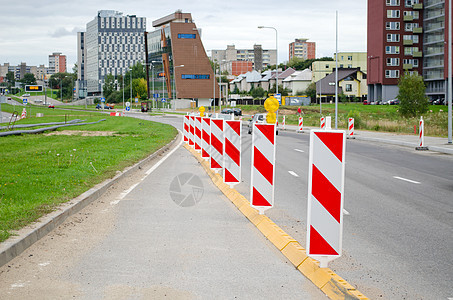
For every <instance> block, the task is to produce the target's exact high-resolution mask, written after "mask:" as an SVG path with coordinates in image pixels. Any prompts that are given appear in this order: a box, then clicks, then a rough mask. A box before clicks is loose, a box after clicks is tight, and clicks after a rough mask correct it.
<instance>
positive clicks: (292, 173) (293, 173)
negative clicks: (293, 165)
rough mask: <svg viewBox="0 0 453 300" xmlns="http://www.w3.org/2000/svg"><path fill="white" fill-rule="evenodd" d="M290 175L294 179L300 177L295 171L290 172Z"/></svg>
mask: <svg viewBox="0 0 453 300" xmlns="http://www.w3.org/2000/svg"><path fill="white" fill-rule="evenodd" d="M288 173H289V174H291V175H293V176H294V177H299V175H297V174H296V173H295V172H293V171H288Z"/></svg>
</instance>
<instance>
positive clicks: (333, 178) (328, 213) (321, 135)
mask: <svg viewBox="0 0 453 300" xmlns="http://www.w3.org/2000/svg"><path fill="white" fill-rule="evenodd" d="M345 147H346V132H345V131H341V130H319V129H318V130H312V131H311V132H310V154H309V170H308V172H309V176H308V210H307V212H308V218H307V254H308V255H309V256H310V257H312V258H314V259H316V260H318V261H319V262H320V267H321V268H325V267H327V263H328V262H329V261H331V260H333V259H335V258H337V257H340V256H341V251H342V235H343V191H344V174H345V163H344V162H345Z"/></svg>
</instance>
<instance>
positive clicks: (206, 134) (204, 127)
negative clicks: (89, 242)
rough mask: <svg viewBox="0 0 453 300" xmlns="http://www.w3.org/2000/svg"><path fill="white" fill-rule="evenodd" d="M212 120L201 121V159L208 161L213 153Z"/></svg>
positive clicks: (203, 119)
mask: <svg viewBox="0 0 453 300" xmlns="http://www.w3.org/2000/svg"><path fill="white" fill-rule="evenodd" d="M210 148H211V118H202V119H201V157H202V158H204V159H205V160H208V159H209V157H210V153H211V149H210Z"/></svg>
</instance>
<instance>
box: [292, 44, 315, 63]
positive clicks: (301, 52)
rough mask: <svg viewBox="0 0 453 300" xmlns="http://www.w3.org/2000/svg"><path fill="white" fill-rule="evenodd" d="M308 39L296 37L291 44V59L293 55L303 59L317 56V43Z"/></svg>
mask: <svg viewBox="0 0 453 300" xmlns="http://www.w3.org/2000/svg"><path fill="white" fill-rule="evenodd" d="M307 41H308V39H295V40H294V42H292V43H290V44H289V60H291V59H292V58H293V57H297V58H301V59H315V58H316V43H315V42H307Z"/></svg>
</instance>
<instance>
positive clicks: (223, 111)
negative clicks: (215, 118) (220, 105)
mask: <svg viewBox="0 0 453 300" xmlns="http://www.w3.org/2000/svg"><path fill="white" fill-rule="evenodd" d="M220 113H221V114H224V115H231V114H232V113H233V109H231V108H224V109H222V111H221V112H220Z"/></svg>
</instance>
